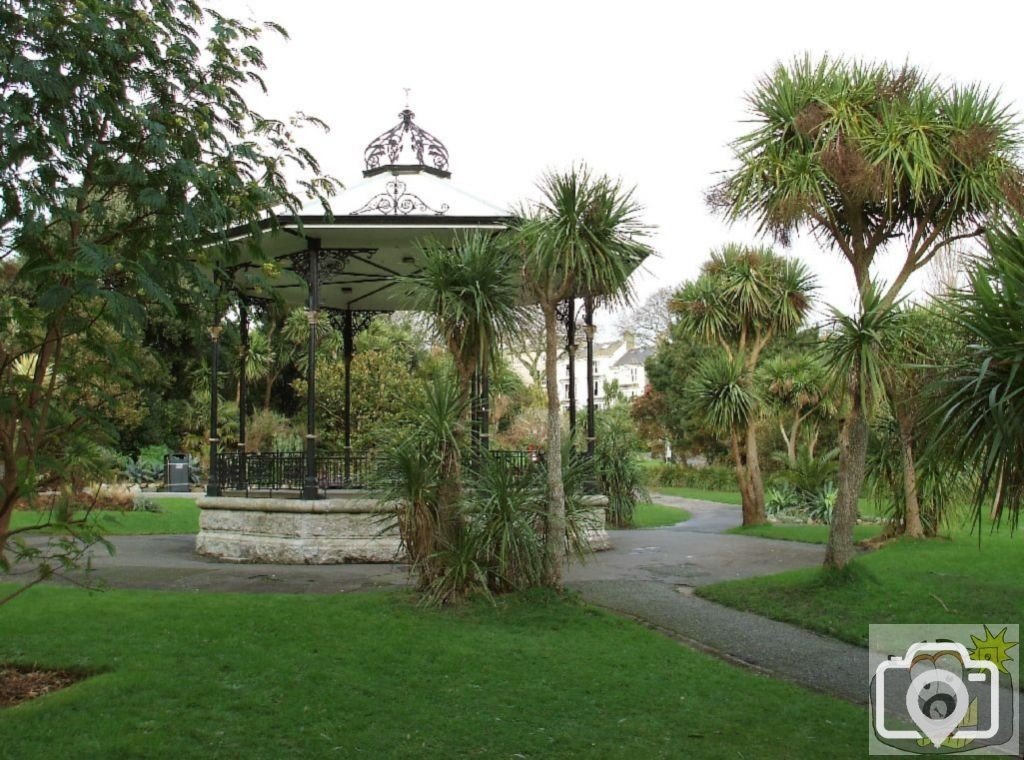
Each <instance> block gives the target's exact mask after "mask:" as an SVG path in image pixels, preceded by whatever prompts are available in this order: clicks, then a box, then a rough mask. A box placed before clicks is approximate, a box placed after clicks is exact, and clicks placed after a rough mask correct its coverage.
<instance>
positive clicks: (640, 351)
mask: <svg viewBox="0 0 1024 760" xmlns="http://www.w3.org/2000/svg"><path fill="white" fill-rule="evenodd" d="M577 343H578V346H577V348H576V361H575V365H576V366H575V380H576V407H577V408H582V407H585V406H586V405H587V349H586V343H585V341H579V340H578V341H577ZM652 353H654V349H653V348H643V347H638V346H637V345H636V341H635V339H634V337H633V335H632V334H631V333H626V334H625V335H623V336H622V337H621V338H617V339H616V340H613V341H608V342H598V341H594V400H595V403H596V405H597V406H599V407H602V406H607V405H608V398H607V394H606V393H605V386H606V385H609V384H611V383H613V382H617V383H618V385H619V392H620V393H621V394H622V395H623V396H625V397H626V398H627V399H632V398H636V397H637V396H641V395H643V392H644V390H645V389H646V388H647V372H646V370H645V369H644V360H645V359H647V357H648V356H650V355H651V354H652ZM558 395H559V399H560V400H561V402H562V405H563V406H564V407H565V408H568V407H569V355H568V352H565V351H563V352H562V354H561V355H560V356H559V359H558Z"/></svg>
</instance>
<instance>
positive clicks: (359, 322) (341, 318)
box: [326, 309, 386, 335]
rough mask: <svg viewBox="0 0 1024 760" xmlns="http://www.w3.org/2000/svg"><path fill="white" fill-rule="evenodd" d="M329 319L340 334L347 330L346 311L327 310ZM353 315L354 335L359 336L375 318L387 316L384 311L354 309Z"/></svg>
mask: <svg viewBox="0 0 1024 760" xmlns="http://www.w3.org/2000/svg"><path fill="white" fill-rule="evenodd" d="M326 311H327V318H328V319H329V320H330V321H331V326H332V327H334V329H335V330H338V331H339V332H344V330H345V314H346V310H345V309H326ZM349 313H351V314H352V334H353V335H358V334H359V333H361V332H362V331H363V330H366V329H367V328H368V327H369V326H370V323H371V322H373V319H374V317H376V316H378V315H380V314H385V313H386V312H383V311H360V310H355V309H353V310H352V311H351V312H349Z"/></svg>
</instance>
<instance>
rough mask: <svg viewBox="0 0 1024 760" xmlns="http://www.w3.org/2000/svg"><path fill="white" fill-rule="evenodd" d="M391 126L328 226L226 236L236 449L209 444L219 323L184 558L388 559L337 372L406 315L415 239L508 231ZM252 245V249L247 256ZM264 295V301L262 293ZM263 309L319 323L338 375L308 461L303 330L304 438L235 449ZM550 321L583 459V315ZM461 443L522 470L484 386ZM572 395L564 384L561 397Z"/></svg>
mask: <svg viewBox="0 0 1024 760" xmlns="http://www.w3.org/2000/svg"><path fill="white" fill-rule="evenodd" d="M399 117H400V121H399V123H398V124H396V125H395V126H394V127H392V128H391V129H389V130H388V131H386V132H384V133H383V134H381V135H380V136H379V137H377V138H376V139H374V140H373V141H372V142H370V144H369V145H368V146H367V147H366V149H365V151H364V164H365V168H364V170H363V181H362V182H361V183H359V184H356V185H354V186H352V187H350V188H348V189H346V190H345V191H344V192H343V193H341V194H340V195H339V196H338V197H337V198H335V199H334V202H333V203H332V211H333V212H334V213H333V214H332V215H325V214H324V213H323V209H320V208H318V209H317V211H316V212H313V211H312V210H310V212H309V213H305V212H304V213H302V214H301V215H300V217H299V218H298V219H296V218H293V217H290V216H289V217H287V218H277V219H276V220H275V219H270V218H268V219H267V220H265V223H264V225H263V227H264V229H263V230H262V232H261V234H260V235H259V236H258V237H255V238H254V237H253V236H252V234H251V232H250V230H248V229H242V228H240V229H237V230H235V231H233V233H232V235H231V238H232V239H233V240H236V241H237V246H238V249H237V253H238V256H237V262H238V263H237V264H236V265H234V266H233V267H232V268H231V269H230V270H229V276H228V278H226V279H224V280H222V281H221V282H220V283H219V284H220V289H221V292H222V293H223V294H224V295H225V299H224V300H225V302H226V301H227V296H230V300H231V302H232V303H233V304H234V309H235V310H236V313H237V318H238V326H239V332H240V350H241V351H242V352H243V357H242V359H243V360H242V361H241V362H239V364H240V366H241V367H242V368H243V369H242V371H241V377H240V378H239V420H238V426H239V441H238V449H237V451H225V450H223V448H222V447H221V446H220V441H219V440H218V439H217V437H216V436H217V433H216V431H217V430H218V422H219V419H218V415H219V409H218V401H217V396H218V393H217V377H218V372H219V364H220V359H221V356H220V352H221V346H220V333H221V329H222V328H221V321H222V319H223V318H224V315H223V313H217V314H215V317H214V323H213V325H211V329H210V335H211V339H212V341H211V343H212V350H211V362H210V363H211V373H210V375H211V381H210V382H211V394H210V399H211V400H210V430H211V431H213V432H211V437H210V440H209V445H210V450H209V459H210V468H209V483H208V486H207V489H206V496H205V497H204V498H202V499H200V500H199V506H200V508H201V510H202V512H201V517H200V531H199V534H198V536H197V540H196V550H197V551H198V552H199V553H200V554H203V555H206V556H210V557H214V558H217V559H221V560H226V561H238V562H246V561H249V562H281V563H307V564H321V563H338V562H389V561H396V560H399V559H400V556H399V538H398V535H397V533H396V531H395V530H389V529H383V528H382V525H383V524H384V523H385V518H386V516H387V513H388V512H390V511H391V510H392V507H391V505H388V504H385V503H382V502H381V501H380V500H379V499H377V498H375V497H374V495H373V493H372V491H371V490H369V488H368V486H369V485H370V482H371V478H370V477H369V475H370V473H371V470H372V462H371V461H370V459H369V457H368V455H367V454H366V453H364V452H356V451H353V449H352V444H351V428H350V412H351V389H350V385H349V374H350V373H349V368H350V363H351V361H352V357H353V354H354V350H355V349H354V346H355V336H356V335H357V333H358V332H359V331H360V330H361V329H364V328H365V327H367V326H368V325H369V323H370V321H371V320H372V319H373V318H374V317H375V316H377V315H380V314H386V313H390V312H394V311H403V310H407V309H409V308H410V304H409V303H407V302H405V300H404V293H403V289H402V288H401V287H398V285H399V283H400V281H401V278H402V277H403V276H407V275H411V274H414V273H415V272H416V271H417V270H418V268H419V265H420V264H419V262H420V261H421V260H422V256H423V254H422V251H421V247H420V245H421V243H422V241H423V240H424V239H426V238H433V239H434V240H436V241H438V242H440V243H442V244H448V243H450V242H452V241H453V239H454V237H455V235H457V234H459V233H461V232H464V231H468V230H484V231H487V232H490V233H493V234H495V235H500V234H501V233H502V232H503V231H505V230H507V229H508V227H509V225H510V223H511V222H512V219H511V217H510V216H508V214H507V213H506V212H504V211H502V210H501V209H500V208H498V207H496V206H492V205H490V204H488V203H486V202H485V201H482V200H480V199H479V198H477V197H476V196H474V195H472V194H470V193H467V192H464V191H462V190H460V189H459V188H457V187H456V186H455V185H454V184H453V183H452V181H451V171H450V166H449V155H448V150H447V148H446V147H445V146H444V144H443V143H442V142H441V141H440V140H438V139H437V138H436V137H434V136H433V135H431V134H430V133H429V132H427V131H426V130H424V129H422V128H421V127H420V126H419V125H417V124H416V122H415V121H414V118H415V114H413V112H412V111H411V110H409V109H408V108H406V109H405V110H403V111H402V112H401V114H400V115H399ZM254 246H255V247H257V248H258V250H254ZM271 291H273V292H272V293H271ZM268 298H273V299H275V300H279V301H281V302H284V303H285V304H288V305H292V306H295V307H304V308H305V309H306V310H307V314H308V316H309V320H310V324H311V325H314V324H316V322H317V320H318V318H319V315H320V314H321V312H323V313H326V314H327V316H328V317H329V319H330V320H331V322H332V324H333V325H334V327H336V328H337V329H338V330H339V332H340V333H341V335H342V339H343V357H344V363H345V392H344V404H345V409H344V413H343V415H342V418H343V420H344V449H343V451H341V452H340V453H338V452H333V453H327V452H323V451H320V450H318V446H317V429H316V416H315V410H316V393H317V389H316V331H315V330H313V329H311V330H310V331H309V333H310V335H309V341H308V346H307V358H306V390H307V398H306V409H307V419H306V433H305V443H304V451H303V452H301V453H288V452H260V453H253V452H247V451H246V429H245V417H246V414H245V409H246V406H247V403H248V401H247V382H246V378H245V372H244V367H245V361H244V354H245V352H246V351H247V350H248V328H249V320H250V316H251V314H250V309H251V308H252V305H253V303H254V302H255V301H257V300H259V299H268ZM561 316H562V318H563V319H564V320H565V325H566V332H567V337H568V340H567V345H566V349H567V352H568V354H569V367H570V372H571V371H572V368H573V367H574V366H575V361H574V356H575V351H576V350H577V344H576V341H577V336H576V325H577V322H578V321H579V320H580V317H582V324H583V333H584V338H585V346H586V352H587V359H588V361H587V374H588V383H587V388H588V398H587V404H586V409H587V414H586V438H587V448H588V452H589V453H590V454H592V453H593V446H594V387H593V386H594V381H593V337H594V327H593V304H592V303H591V302H590V301H589V300H586V301H584V300H583V299H571V300H569V301H567V302H565V303H564V304H563V307H562V309H561ZM474 387H475V394H474V395H475V398H474V403H473V424H474V431H475V436H474V438H475V440H477V441H478V445H479V447H480V449H481V452H482V454H483V455H485V456H503V457H507V458H513V459H517V460H520V461H522V462H523V463H524V464H525V463H526V461H527V455H526V453H525V452H497V451H494V452H491V451H490V447H489V435H488V426H489V414H488V383H487V379H486V376H481V377H480V378H479V381H478V382H476V383H475V384H474ZM575 387H576V384H575V382H574V380H573V378H570V382H569V388H570V389H571V392H573V393H574V389H575ZM569 410H570V411H569V414H570V426H571V428H572V429H573V430H575V427H576V423H577V421H576V400H575V399H574V398H570V404H569ZM589 498H590V500H591V503H592V507H593V510H592V511H593V520H592V521H591V522H592V523H593V524H592V526H591V528H590V530H589V534H590V538H591V543H592V545H593V546H594V547H595V548H606V546H607V541H608V539H607V534H606V533H605V531H604V524H603V523H604V517H603V507H604V504H605V503H606V500H605V499H604V498H603V497H601V496H598V495H595V496H592V497H589Z"/></svg>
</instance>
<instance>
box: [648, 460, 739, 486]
mask: <svg viewBox="0 0 1024 760" xmlns="http://www.w3.org/2000/svg"><path fill="white" fill-rule="evenodd" d="M643 475H644V478H645V480H646V483H647V485H648V486H651V487H658V486H663V487H665V486H667V487H673V488H699V489H701V490H706V491H727V490H730V489H735V488H736V472H735V470H733V469H732V468H731V467H689V466H687V465H682V464H669V463H666V464H658V465H656V466H654V467H648V468H645V471H644V473H643Z"/></svg>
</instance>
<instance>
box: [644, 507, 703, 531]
mask: <svg viewBox="0 0 1024 760" xmlns="http://www.w3.org/2000/svg"><path fill="white" fill-rule="evenodd" d="M692 516H693V515H691V514H690V513H689V512H687V511H686V510H685V509H680V508H679V507H666V506H665V505H663V504H637V505H636V511H635V512H633V527H634V528H661V527H663V526H666V525H675V524H676V523H681V522H684V521H685V520H689V519H690V518H691V517H692Z"/></svg>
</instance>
